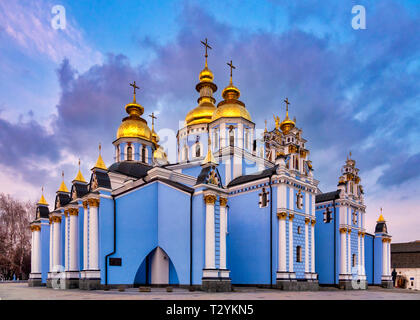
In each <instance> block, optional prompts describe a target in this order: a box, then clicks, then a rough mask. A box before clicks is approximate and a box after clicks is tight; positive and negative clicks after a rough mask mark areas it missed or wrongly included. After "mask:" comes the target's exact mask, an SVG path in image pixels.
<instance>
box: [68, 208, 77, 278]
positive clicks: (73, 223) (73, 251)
mask: <svg viewBox="0 0 420 320" xmlns="http://www.w3.org/2000/svg"><path fill="white" fill-rule="evenodd" d="M78 214H79V211H78V209H76V208H72V209H71V210H69V218H70V252H69V257H70V263H69V270H70V271H78V270H79V216H78Z"/></svg>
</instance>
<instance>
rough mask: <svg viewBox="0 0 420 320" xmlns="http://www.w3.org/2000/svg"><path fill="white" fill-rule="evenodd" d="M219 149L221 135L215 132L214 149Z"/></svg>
mask: <svg viewBox="0 0 420 320" xmlns="http://www.w3.org/2000/svg"><path fill="white" fill-rule="evenodd" d="M218 148H219V134H218V133H217V131H215V132H214V149H215V150H217V149H218Z"/></svg>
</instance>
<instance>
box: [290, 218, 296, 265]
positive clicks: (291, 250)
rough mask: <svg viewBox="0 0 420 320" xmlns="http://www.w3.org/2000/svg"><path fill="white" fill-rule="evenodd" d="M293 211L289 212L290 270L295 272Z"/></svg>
mask: <svg viewBox="0 0 420 320" xmlns="http://www.w3.org/2000/svg"><path fill="white" fill-rule="evenodd" d="M294 216H295V215H294V214H293V213H289V272H293V262H294V260H293V253H294V248H293V218H294Z"/></svg>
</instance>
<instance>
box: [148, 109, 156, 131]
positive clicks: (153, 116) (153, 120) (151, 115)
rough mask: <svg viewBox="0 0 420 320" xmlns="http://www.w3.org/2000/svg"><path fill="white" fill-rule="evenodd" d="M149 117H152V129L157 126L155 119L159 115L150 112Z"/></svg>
mask: <svg viewBox="0 0 420 320" xmlns="http://www.w3.org/2000/svg"><path fill="white" fill-rule="evenodd" d="M149 117H150V118H152V129H154V128H155V119H157V117H156V116H155V113H154V112H152V114H149Z"/></svg>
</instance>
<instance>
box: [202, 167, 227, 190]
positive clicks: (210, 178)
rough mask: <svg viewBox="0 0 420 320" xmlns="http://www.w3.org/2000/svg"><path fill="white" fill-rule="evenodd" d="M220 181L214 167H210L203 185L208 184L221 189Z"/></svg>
mask: <svg viewBox="0 0 420 320" xmlns="http://www.w3.org/2000/svg"><path fill="white" fill-rule="evenodd" d="M221 181H222V179H221V178H220V174H219V171H218V170H217V168H216V167H211V168H210V170H209V171H208V173H207V176H206V178H205V180H204V183H205V184H210V185H214V186H217V187H219V188H223V185H222V182H221Z"/></svg>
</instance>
